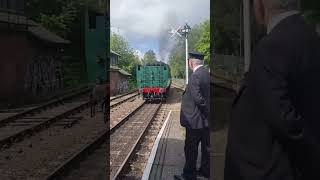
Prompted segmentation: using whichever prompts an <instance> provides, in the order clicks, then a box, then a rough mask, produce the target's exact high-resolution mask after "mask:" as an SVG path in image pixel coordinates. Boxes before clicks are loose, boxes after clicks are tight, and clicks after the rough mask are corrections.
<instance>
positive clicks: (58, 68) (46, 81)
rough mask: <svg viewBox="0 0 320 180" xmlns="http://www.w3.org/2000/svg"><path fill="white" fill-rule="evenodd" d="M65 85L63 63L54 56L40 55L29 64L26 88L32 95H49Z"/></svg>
mask: <svg viewBox="0 0 320 180" xmlns="http://www.w3.org/2000/svg"><path fill="white" fill-rule="evenodd" d="M62 87H63V84H62V63H61V61H58V60H56V58H55V57H53V56H43V55H38V56H35V57H34V58H33V59H32V62H31V63H29V64H28V66H27V72H26V76H25V83H24V89H25V91H26V92H27V93H31V94H32V95H34V96H35V95H48V94H50V93H54V92H56V91H57V90H59V89H61V88H62Z"/></svg>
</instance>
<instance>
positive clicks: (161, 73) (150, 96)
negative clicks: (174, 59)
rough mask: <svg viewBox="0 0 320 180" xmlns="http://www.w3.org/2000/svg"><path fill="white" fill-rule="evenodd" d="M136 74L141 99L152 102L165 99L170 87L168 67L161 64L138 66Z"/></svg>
mask: <svg viewBox="0 0 320 180" xmlns="http://www.w3.org/2000/svg"><path fill="white" fill-rule="evenodd" d="M136 72H137V73H136V74H137V86H138V89H139V93H140V94H141V95H142V96H143V99H145V100H147V101H154V100H165V99H166V98H167V96H168V94H169V90H170V85H171V73H170V67H169V65H167V64H166V63H163V62H155V63H149V64H146V65H143V66H142V65H138V66H137V67H136Z"/></svg>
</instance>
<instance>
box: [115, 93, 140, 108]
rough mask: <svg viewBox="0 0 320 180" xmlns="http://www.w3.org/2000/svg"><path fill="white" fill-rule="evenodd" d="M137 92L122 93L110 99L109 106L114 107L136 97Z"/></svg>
mask: <svg viewBox="0 0 320 180" xmlns="http://www.w3.org/2000/svg"><path fill="white" fill-rule="evenodd" d="M138 95H139V94H138V92H137V91H133V92H130V93H128V94H124V95H121V96H118V97H115V98H113V99H110V108H114V107H116V106H118V105H120V104H122V103H124V102H126V101H128V100H130V99H132V98H135V97H137V96H138Z"/></svg>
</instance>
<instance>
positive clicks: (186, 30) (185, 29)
mask: <svg viewBox="0 0 320 180" xmlns="http://www.w3.org/2000/svg"><path fill="white" fill-rule="evenodd" d="M190 30H191V27H190V26H189V25H188V24H187V23H186V24H185V25H184V26H183V28H181V27H179V28H178V29H177V30H171V31H170V32H169V33H170V34H172V36H171V37H173V36H174V35H175V34H178V35H179V36H180V37H182V36H183V37H184V38H185V41H186V59H185V63H186V85H187V84H188V79H189V66H188V35H189V33H190Z"/></svg>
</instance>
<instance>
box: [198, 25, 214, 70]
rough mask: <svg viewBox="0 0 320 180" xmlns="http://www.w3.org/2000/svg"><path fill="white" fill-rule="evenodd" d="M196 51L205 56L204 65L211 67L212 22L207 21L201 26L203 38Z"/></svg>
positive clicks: (201, 37) (199, 41)
mask: <svg viewBox="0 0 320 180" xmlns="http://www.w3.org/2000/svg"><path fill="white" fill-rule="evenodd" d="M196 50H197V51H199V52H201V53H203V54H205V57H204V65H205V66H207V67H208V66H209V63H210V55H211V52H210V21H209V20H206V21H205V22H203V23H202V24H201V36H200V39H199V40H198V42H197V43H196Z"/></svg>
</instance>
